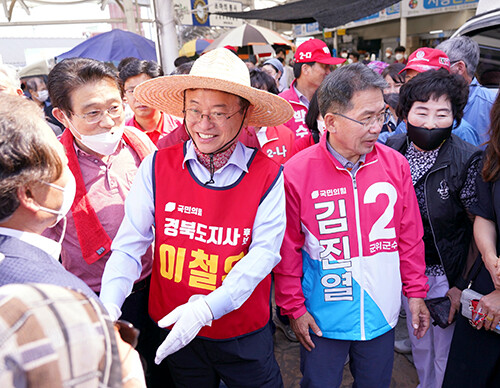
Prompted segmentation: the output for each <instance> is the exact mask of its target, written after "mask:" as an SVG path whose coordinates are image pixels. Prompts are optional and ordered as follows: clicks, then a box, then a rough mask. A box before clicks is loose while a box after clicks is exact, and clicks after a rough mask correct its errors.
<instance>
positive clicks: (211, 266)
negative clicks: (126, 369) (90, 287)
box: [100, 48, 293, 387]
mask: <svg viewBox="0 0 500 388" xmlns="http://www.w3.org/2000/svg"><path fill="white" fill-rule="evenodd" d="M134 95H135V97H136V98H137V99H138V100H139V101H142V103H144V104H147V105H149V106H152V107H154V108H156V109H159V110H161V111H163V112H166V113H169V114H173V115H177V116H183V117H184V123H185V127H186V131H187V133H188V134H189V136H190V140H188V141H187V142H186V143H184V144H178V145H176V146H172V147H169V148H165V149H162V150H159V151H158V152H156V153H155V154H154V155H153V156H148V157H147V158H146V159H144V162H143V163H142V165H141V167H140V169H139V172H138V174H137V176H136V179H135V182H134V184H133V186H132V189H131V191H130V194H129V196H128V198H127V200H126V202H125V218H124V220H123V223H122V225H121V227H120V230H119V232H118V235H117V236H116V238H115V240H114V241H113V245H112V250H113V253H112V255H111V258H110V260H109V262H108V264H107V265H106V269H105V271H104V275H103V279H102V291H101V296H100V297H101V300H102V301H103V302H104V304H105V306H107V307H108V310H109V311H110V312H111V314H115V315H116V314H117V312H118V314H119V306H121V304H122V303H123V300H124V299H125V298H126V296H127V294H128V292H130V289H131V287H132V284H133V282H134V280H135V279H136V277H137V276H138V275H139V273H140V271H141V261H140V257H141V255H142V253H141V252H143V251H144V250H145V249H146V248H147V247H148V246H149V245H150V244H151V242H152V241H153V239H155V260H154V264H153V273H152V279H151V293H150V305H149V314H150V316H151V318H152V319H154V320H155V321H157V322H158V325H159V326H161V327H165V328H169V329H170V330H169V331H165V334H164V335H166V340H165V341H164V342H163V343H162V344H161V346H160V347H159V348H158V351H157V357H156V362H158V363H160V362H162V361H163V359H164V358H165V357H167V356H168V357H167V359H166V361H167V363H168V365H169V367H170V369H171V372H172V374H173V379H174V381H175V383H176V384H179V385H180V386H200V387H218V386H219V381H220V380H221V379H222V380H223V381H224V382H225V383H226V384H227V385H228V386H237V387H249V386H253V387H257V386H258V387H279V386H282V384H283V383H282V380H281V375H280V371H279V367H278V364H277V363H276V360H275V359H274V355H273V341H272V334H271V330H270V327H269V325H268V323H269V312H270V306H269V300H270V286H271V279H270V275H269V274H270V272H271V270H272V269H273V267H274V266H275V265H276V264H277V263H278V262H279V260H280V256H279V247H280V245H281V242H282V239H283V233H284V229H285V197H284V187H283V177H282V174H281V168H280V166H279V165H278V164H276V163H275V162H273V161H272V160H270V159H269V158H267V157H266V156H265V155H264V154H263V153H261V152H258V151H256V150H254V149H250V148H247V147H245V146H244V145H243V144H242V143H240V142H238V141H237V140H236V139H237V138H238V135H239V133H240V132H241V130H242V128H245V127H246V126H247V125H253V126H258V127H262V126H275V125H279V124H281V123H283V122H285V121H287V120H288V119H290V117H292V114H293V110H292V108H291V106H290V105H289V103H288V102H286V101H285V100H284V99H282V98H280V97H278V96H275V95H272V94H270V93H267V92H265V91H262V90H258V89H254V88H252V87H251V86H250V77H249V73H248V69H247V67H246V66H245V64H244V63H243V62H242V61H241V60H240V59H239V58H238V57H236V56H235V55H234V54H233V53H231V52H230V51H228V50H227V49H223V48H220V49H215V50H213V51H211V52H209V53H207V54H205V55H203V56H202V57H201V58H199V59H198V60H197V61H196V62H195V63H194V65H193V68H192V70H191V72H190V73H189V75H175V76H168V77H159V78H155V79H152V80H148V81H146V82H144V83H142V84H140V85H138V86H137V87H136V89H135V91H134ZM153 225H155V226H156V227H155V229H154V230H153ZM117 317H118V316H117V315H116V316H115V318H117ZM172 325H173V327H172ZM167 333H168V335H167Z"/></svg>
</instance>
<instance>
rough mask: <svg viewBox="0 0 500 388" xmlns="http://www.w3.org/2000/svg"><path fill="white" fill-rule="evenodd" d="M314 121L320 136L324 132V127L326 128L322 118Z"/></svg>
mask: <svg viewBox="0 0 500 388" xmlns="http://www.w3.org/2000/svg"><path fill="white" fill-rule="evenodd" d="M316 123H317V125H318V131H319V133H320V134H321V136H323V134H324V133H325V129H326V127H325V122H324V120H319V119H317V120H316Z"/></svg>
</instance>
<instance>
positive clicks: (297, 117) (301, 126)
mask: <svg viewBox="0 0 500 388" xmlns="http://www.w3.org/2000/svg"><path fill="white" fill-rule="evenodd" d="M295 82H296V81H293V82H292V84H291V85H290V89H287V90H285V91H284V92H282V93H280V94H279V96H280V97H282V98H284V99H285V100H287V101H288V102H289V103H290V105H291V106H292V108H293V111H294V113H293V117H292V118H291V119H290V120H288V121H287V122H286V123H285V124H284V125H285V126H287V127H288V128H290V129H291V130H292V132H293V133H295V136H296V137H297V138H301V137H304V136H307V135H308V134H309V129H308V128H307V125H306V122H305V119H306V113H307V107H306V106H305V105H304V104H303V103H301V102H300V101H299V96H297V93H296V92H295V89H294V86H295Z"/></svg>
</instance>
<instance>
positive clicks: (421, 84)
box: [396, 69, 469, 126]
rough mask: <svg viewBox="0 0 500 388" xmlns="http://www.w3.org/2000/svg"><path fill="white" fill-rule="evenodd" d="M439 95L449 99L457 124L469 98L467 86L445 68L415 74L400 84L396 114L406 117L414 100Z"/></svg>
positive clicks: (423, 99)
mask: <svg viewBox="0 0 500 388" xmlns="http://www.w3.org/2000/svg"><path fill="white" fill-rule="evenodd" d="M441 96H447V97H448V99H449V100H450V103H451V110H452V112H453V118H454V119H455V120H456V122H457V126H458V125H459V124H460V122H461V121H462V117H463V115H464V107H465V105H466V104H467V99H468V98H469V88H468V86H467V82H466V81H465V79H464V78H463V77H462V76H460V75H458V74H450V73H449V72H448V71H447V70H446V69H439V70H428V71H425V72H423V73H420V74H417V75H416V76H415V77H413V78H412V79H411V80H409V81H408V82H407V83H405V84H404V85H403V86H401V89H400V90H399V105H398V107H397V110H396V114H397V116H398V117H399V118H401V119H403V120H405V119H408V113H409V112H410V109H411V107H412V106H413V104H414V103H415V102H417V101H421V102H427V101H429V99H431V98H433V99H438V98H439V97H441Z"/></svg>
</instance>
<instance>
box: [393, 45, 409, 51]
mask: <svg viewBox="0 0 500 388" xmlns="http://www.w3.org/2000/svg"><path fill="white" fill-rule="evenodd" d="M405 51H406V47H405V46H398V47H396V48H395V49H394V52H395V53H404V52H405Z"/></svg>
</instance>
